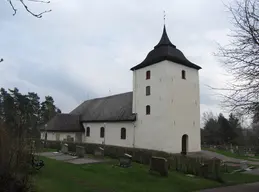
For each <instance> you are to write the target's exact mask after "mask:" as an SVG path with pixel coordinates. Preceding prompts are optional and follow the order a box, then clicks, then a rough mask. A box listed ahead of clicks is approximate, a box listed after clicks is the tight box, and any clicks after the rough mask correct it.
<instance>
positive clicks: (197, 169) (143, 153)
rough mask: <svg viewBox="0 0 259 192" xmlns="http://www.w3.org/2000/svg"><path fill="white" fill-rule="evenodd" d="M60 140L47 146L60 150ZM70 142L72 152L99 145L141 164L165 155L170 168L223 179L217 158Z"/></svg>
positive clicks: (113, 154)
mask: <svg viewBox="0 0 259 192" xmlns="http://www.w3.org/2000/svg"><path fill="white" fill-rule="evenodd" d="M61 143H62V142H60V141H47V142H46V145H45V146H46V147H47V148H52V149H57V150H60V148H61ZM66 143H67V144H68V150H69V151H71V152H75V151H76V145H80V146H84V147H85V152H86V153H88V154H94V150H95V149H96V148H98V147H102V148H104V155H105V156H109V157H111V158H118V157H120V156H121V155H123V154H124V153H128V154H130V155H132V161H134V162H138V163H141V164H146V165H149V164H150V159H151V157H152V156H156V157H164V158H166V159H167V160H168V166H169V169H170V170H175V171H179V172H183V173H185V174H193V175H197V176H201V177H205V178H208V179H213V180H217V181H222V179H221V175H220V172H221V171H220V168H221V167H220V165H218V163H216V162H219V161H217V160H206V159H204V158H197V157H196V158H195V157H188V156H183V155H180V154H179V155H178V154H177V155H176V154H169V153H166V152H163V151H155V150H147V149H137V148H126V147H119V146H111V145H102V144H90V143H75V142H66Z"/></svg>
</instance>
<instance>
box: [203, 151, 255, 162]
mask: <svg viewBox="0 0 259 192" xmlns="http://www.w3.org/2000/svg"><path fill="white" fill-rule="evenodd" d="M204 150H207V151H213V152H216V153H219V154H222V155H225V156H227V157H233V158H236V159H242V160H248V161H255V162H259V156H254V157H248V156H240V155H238V154H235V153H231V152H230V151H224V150H219V149H210V148H204ZM250 158H253V159H250ZM254 159H258V160H254Z"/></svg>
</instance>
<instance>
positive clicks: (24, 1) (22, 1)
mask: <svg viewBox="0 0 259 192" xmlns="http://www.w3.org/2000/svg"><path fill="white" fill-rule="evenodd" d="M6 1H7V2H8V3H9V4H10V6H11V7H12V9H13V11H14V13H13V15H16V13H17V8H16V5H15V4H14V1H13V0H6ZM15 2H19V3H20V4H21V5H22V6H23V7H24V9H25V10H26V11H27V12H28V13H30V14H31V15H32V16H34V17H37V18H41V17H42V15H43V14H44V13H47V12H50V11H51V10H45V11H42V12H40V13H34V12H33V11H31V9H30V8H29V7H28V2H33V3H47V4H48V3H50V1H46V0H17V1H15Z"/></svg>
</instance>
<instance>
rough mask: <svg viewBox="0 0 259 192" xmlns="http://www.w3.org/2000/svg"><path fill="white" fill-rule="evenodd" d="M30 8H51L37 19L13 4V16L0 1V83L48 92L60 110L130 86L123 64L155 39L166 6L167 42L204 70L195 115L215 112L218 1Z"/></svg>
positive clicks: (129, 0) (219, 78) (220, 22)
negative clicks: (198, 105) (197, 108)
mask: <svg viewBox="0 0 259 192" xmlns="http://www.w3.org/2000/svg"><path fill="white" fill-rule="evenodd" d="M224 2H225V3H227V2H228V1H224ZM17 6H18V8H19V4H17ZM20 8H21V7H20ZM32 8H33V9H34V10H36V11H40V10H44V9H45V8H46V9H49V8H51V9H52V10H53V11H52V12H51V13H48V14H45V15H44V17H43V18H42V19H37V18H34V17H32V16H30V15H29V14H27V13H26V12H25V11H24V10H22V9H19V11H18V13H17V15H16V16H15V17H13V16H12V9H11V8H10V7H9V5H8V3H7V2H6V1H1V2H0V26H1V27H0V37H1V38H0V57H3V58H4V59H5V61H4V62H2V63H0V73H1V76H0V86H1V87H4V88H13V87H15V86H16V87H18V88H19V89H20V90H21V91H22V92H28V91H35V92H37V93H38V94H39V95H40V96H41V97H43V96H45V95H47V94H49V95H51V96H53V97H54V99H55V101H56V103H57V105H58V106H59V107H60V108H61V109H62V111H63V112H69V111H70V110H72V109H73V108H75V107H76V106H77V105H78V104H79V103H80V102H82V101H83V100H86V99H87V98H93V97H99V96H106V95H109V94H115V93H120V92H126V91H130V90H132V73H131V71H130V70H129V69H130V68H131V67H132V66H135V65H136V64H138V63H140V62H141V61H142V60H143V59H144V58H145V57H146V55H147V53H148V52H149V51H150V50H151V49H152V48H153V47H154V46H155V45H156V44H157V43H158V41H159V39H160V37H161V34H162V27H163V10H166V15H167V17H166V26H167V32H168V35H169V38H170V40H171V41H172V43H173V44H175V45H176V46H177V47H178V48H179V49H180V50H182V51H183V53H184V54H185V56H186V57H187V58H188V59H189V60H191V61H192V62H194V63H196V64H198V65H200V66H201V67H202V68H203V69H202V70H200V88H201V113H202V112H203V111H207V110H211V111H213V112H216V113H218V112H219V111H220V109H219V106H218V99H217V97H215V96H214V93H213V92H211V90H209V89H208V88H207V87H206V85H207V84H208V85H211V86H218V87H220V86H223V85H224V82H226V81H225V80H226V77H225V76H224V75H223V71H222V69H221V67H220V64H219V62H218V61H217V59H216V58H215V57H214V56H213V52H215V51H217V46H216V42H219V43H223V44H225V43H227V41H228V39H227V33H228V31H229V28H230V22H229V14H228V13H227V12H226V8H225V7H224V5H223V3H222V1H213V0H192V1H190V0H173V1H170V0H161V1H155V0H142V1H137V0H125V1H119V0H110V1H100V0H97V1H85V0H74V1H71V0H52V2H51V4H48V5H40V4H37V6H36V5H33V4H32ZM109 90H110V91H109Z"/></svg>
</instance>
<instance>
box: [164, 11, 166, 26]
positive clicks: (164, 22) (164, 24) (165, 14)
mask: <svg viewBox="0 0 259 192" xmlns="http://www.w3.org/2000/svg"><path fill="white" fill-rule="evenodd" d="M165 17H166V14H165V11H164V25H165Z"/></svg>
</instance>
